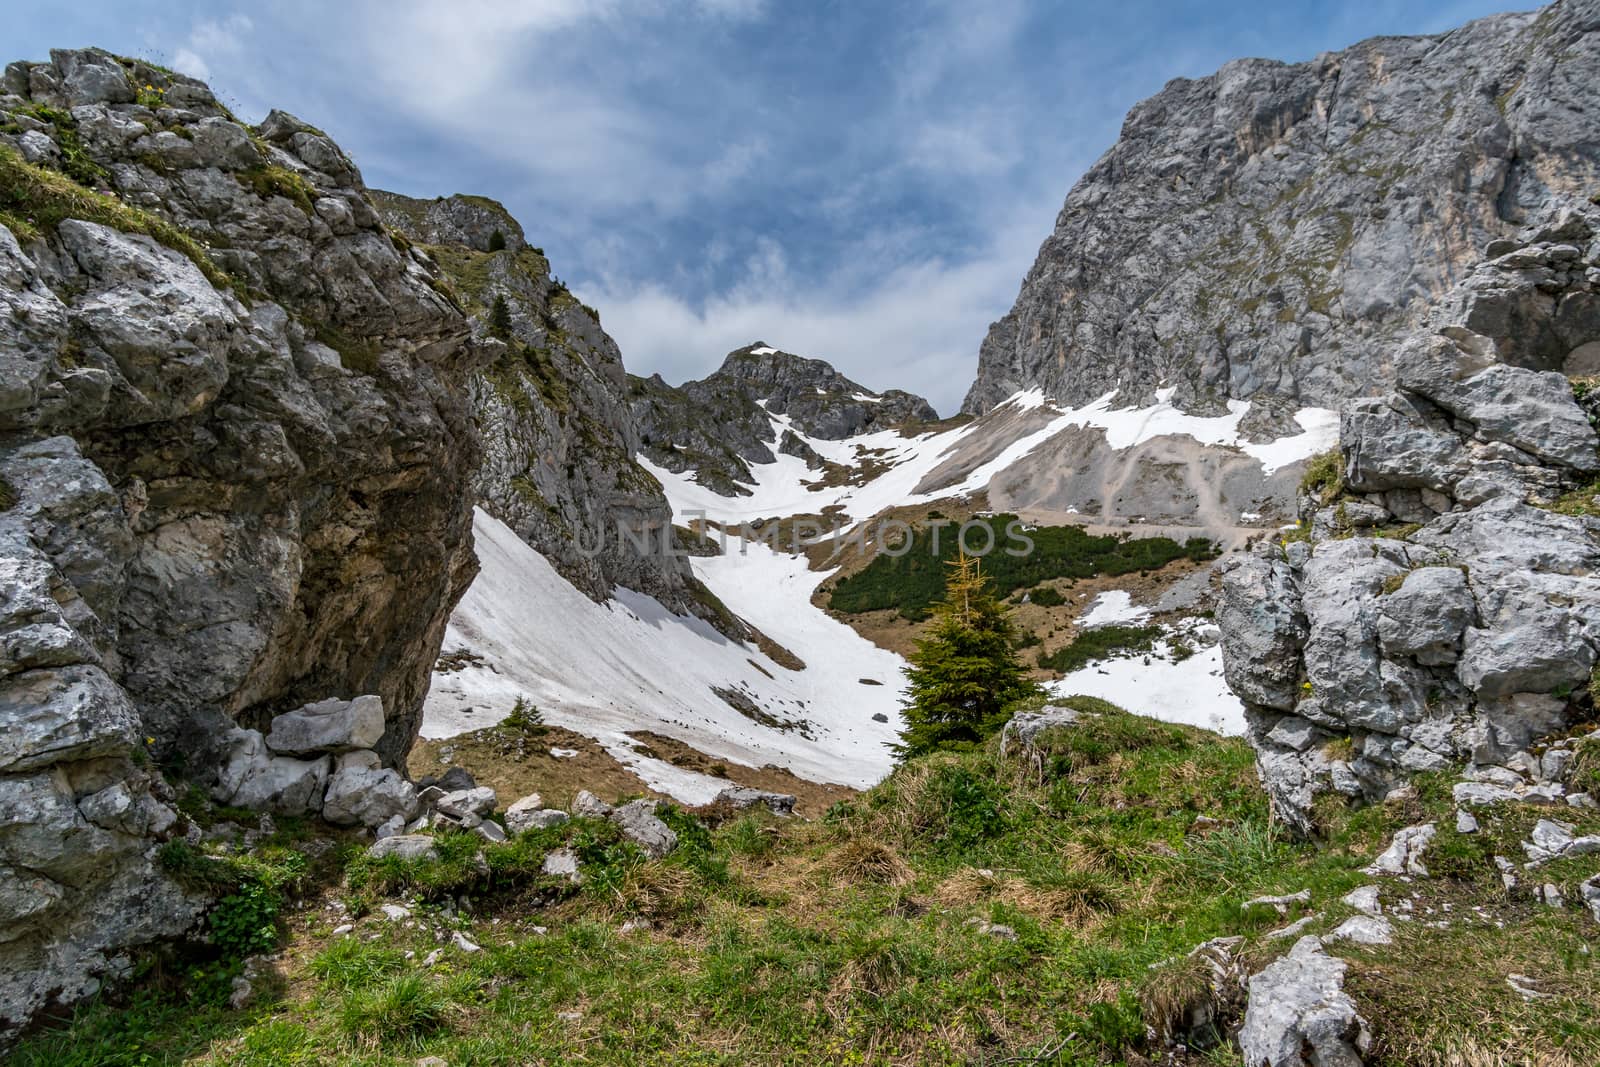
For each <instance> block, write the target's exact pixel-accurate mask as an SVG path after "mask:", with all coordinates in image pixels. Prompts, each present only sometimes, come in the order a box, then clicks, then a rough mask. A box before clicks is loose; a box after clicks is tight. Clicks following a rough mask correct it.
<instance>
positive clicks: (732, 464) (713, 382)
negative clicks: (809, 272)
mask: <svg viewBox="0 0 1600 1067" xmlns="http://www.w3.org/2000/svg"><path fill="white" fill-rule="evenodd" d="M629 399H630V401H631V406H632V409H633V414H634V417H635V418H636V419H637V420H638V424H639V430H640V440H641V443H642V445H643V451H644V454H645V455H646V456H648V457H649V458H650V460H651V462H653V463H657V464H659V465H660V466H662V467H665V468H666V469H668V470H670V471H674V472H681V471H685V470H694V471H695V472H696V475H695V477H696V480H698V481H699V482H700V483H701V484H703V485H706V486H708V487H709V488H711V489H714V490H716V491H717V492H719V493H722V494H724V495H729V496H733V495H746V494H748V493H749V490H748V489H747V488H744V486H747V485H749V484H751V483H752V482H753V480H754V479H753V477H752V475H751V473H750V464H752V463H771V462H773V460H774V459H775V458H776V455H775V451H776V452H781V453H784V454H787V455H794V456H798V457H800V458H802V459H805V460H806V461H807V462H808V463H810V464H811V465H812V466H813V467H816V468H818V469H820V468H822V467H823V465H824V463H823V460H822V459H821V457H819V456H818V455H816V453H815V451H814V450H813V449H811V448H810V447H809V446H807V445H806V444H805V442H804V441H802V440H800V439H799V438H798V437H797V436H795V434H794V433H792V432H789V431H788V430H785V431H784V432H781V433H780V432H779V431H778V430H777V429H775V428H774V426H773V420H772V418H771V416H774V415H776V416H780V417H783V418H787V419H788V420H789V422H790V424H791V425H792V426H793V427H794V428H795V429H798V430H799V431H800V432H801V433H803V434H806V435H807V436H809V437H813V438H817V439H820V440H825V441H837V440H841V439H843V438H846V437H854V436H856V435H858V434H863V433H869V432H871V431H873V430H883V429H889V428H891V427H895V426H902V425H905V424H907V423H913V422H931V421H933V420H935V419H937V418H938V414H937V413H936V412H935V411H934V410H933V407H932V406H931V405H929V403H928V402H927V401H926V400H924V399H922V398H921V397H920V396H915V395H913V394H911V393H907V392H904V391H902V390H899V389H890V390H887V391H886V392H883V393H875V392H873V391H872V390H870V389H867V388H866V387H865V386H862V385H858V384H857V383H855V382H853V381H851V380H850V379H849V378H846V377H845V376H844V375H842V374H840V373H839V372H838V371H837V370H835V369H834V368H833V367H832V366H830V365H829V364H827V363H825V362H824V361H822V360H820V359H806V358H804V357H801V356H796V355H791V354H790V353H787V352H780V351H778V350H777V349H775V348H772V347H771V346H769V345H767V344H764V343H763V342H760V341H757V342H755V343H754V344H750V345H746V346H745V347H744V348H740V349H736V350H735V351H733V352H730V353H728V357H727V359H725V360H723V363H722V366H721V367H719V368H717V370H716V371H714V372H712V373H711V374H709V375H707V376H706V377H705V378H702V379H700V380H698V381H690V382H685V383H684V384H683V385H682V386H679V387H676V388H674V387H673V386H670V385H668V384H667V383H666V382H665V381H663V380H662V379H661V377H660V375H655V376H652V377H650V378H648V379H645V378H632V379H630V382H629Z"/></svg>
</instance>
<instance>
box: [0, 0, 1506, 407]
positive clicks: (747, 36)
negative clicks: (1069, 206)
mask: <svg viewBox="0 0 1600 1067" xmlns="http://www.w3.org/2000/svg"><path fill="white" fill-rule="evenodd" d="M1530 6H1533V5H1532V4H1531V3H1529V2H1521V3H1518V2H1517V0H1423V2H1418V0H1344V2H1330V0H1237V2H1229V0H1207V2H1187V0H1186V2H1177V0H1166V2H1156V0H1119V2H1107V0H1055V2H1047V0H1033V2H1029V0H978V2H973V0H954V2H943V0H921V2H912V0H876V2H867V0H853V2H846V0H813V2H801V0H788V2H782V0H451V2H431V0H336V2H328V0H282V2H277V3H260V2H258V3H232V2H229V0H166V2H159V3H158V2H152V0H74V2H73V3H70V4H67V3H62V2H60V0H48V2H45V0H4V3H3V5H0V31H3V32H0V40H4V41H5V42H6V44H7V47H6V56H5V57H4V61H10V60H11V59H22V58H27V59H43V58H45V57H46V55H47V53H48V50H49V49H50V48H52V47H76V46H83V45H97V46H99V47H103V48H108V49H111V50H112V51H115V52H119V53H122V54H129V55H139V56H143V57H146V58H150V59H154V60H157V61H159V62H163V63H166V64H167V65H169V66H172V67H174V68H176V69H178V70H181V71H183V72H185V73H188V74H192V75H195V76H197V77H201V78H204V79H206V80H207V81H208V82H210V84H211V85H212V87H213V89H215V90H216V91H217V93H218V95H219V96H220V97H221V98H222V99H224V100H225V101H227V102H229V103H230V105H232V106H233V107H234V110H235V111H236V112H237V113H239V114H240V115H241V117H243V118H245V119H247V120H249V121H259V120H260V119H261V118H262V117H264V116H265V115H266V113H267V111H268V110H269V109H271V108H274V107H277V108H281V109H283V110H285V111H289V112H291V113H293V114H295V115H298V116H299V117H301V118H302V119H305V120H306V121H308V122H310V123H312V124H314V125H316V126H319V127H321V128H323V129H325V130H327V131H328V132H329V133H330V134H331V135H332V136H333V137H334V139H335V140H337V141H338V142H339V143H340V145H341V146H342V147H344V149H345V150H346V151H347V152H348V153H349V154H350V155H351V156H352V158H354V159H355V161H356V162H357V164H358V165H359V166H360V167H361V169H362V173H363V175H364V177H365V179H366V181H367V184H368V185H370V186H374V187H378V188H385V189H392V190H395V191H398V192H402V193H407V194H410V195H412V196H436V195H441V194H449V193H453V192H463V193H478V194H481V195H486V196H491V197H494V198H495V199H497V200H500V201H502V202H503V203H505V204H506V206H507V207H508V208H510V209H511V211H512V213H513V214H514V215H515V216H516V217H517V218H518V219H519V220H520V221H521V222H522V224H523V227H524V229H525V230H526V231H527V234H528V238H529V240H530V241H531V242H532V243H533V244H535V245H539V246H541V247H543V248H544V249H545V250H546V252H547V253H548V254H549V256H550V260H551V263H552V265H553V268H554V270H555V272H556V274H557V275H559V276H560V277H561V278H562V279H563V280H564V281H566V282H567V283H568V284H569V285H570V286H571V287H572V289H573V291H574V292H576V293H577V294H578V295H579V296H580V297H581V298H582V299H583V300H584V301H585V302H586V303H589V304H591V305H593V306H595V307H597V308H599V310H600V312H601V317H602V320H603V322H604V325H605V327H606V329H607V330H608V331H609V332H610V333H611V334H612V336H613V337H615V338H616V339H617V342H618V344H619V345H620V346H621V348H622V353H623V360H624V362H625V363H626V364H627V366H628V369H629V370H631V371H633V372H634V373H638V374H650V373H655V372H659V373H661V374H662V375H663V377H665V378H666V379H667V380H668V381H670V382H673V383H678V382H681V381H683V380H685V379H687V378H694V377H701V376H703V375H704V374H706V373H709V372H710V371H711V370H713V369H714V368H715V367H716V366H717V365H718V364H719V363H720V362H721V360H722V358H723V356H724V355H725V354H726V353H727V352H729V351H730V350H732V349H734V348H737V347H740V346H742V345H744V344H747V343H749V342H751V341H755V340H763V341H765V342H767V343H769V344H772V345H775V346H778V347H780V348H782V349H784V350H785V351H791V352H796V353H799V354H801V355H807V356H815V357H819V358H822V359H827V360H829V361H831V362H833V363H834V364H835V365H836V366H838V367H839V368H840V369H841V370H843V371H844V372H845V373H847V374H848V375H850V376H851V377H853V378H855V379H856V380H857V381H860V382H862V383H863V384H865V385H867V386H869V387H871V388H874V389H880V390H881V389H887V388H904V389H910V390H912V391H913V392H918V393H921V394H922V395H924V396H926V397H928V398H929V399H930V400H931V401H933V403H934V405H935V406H936V407H937V408H938V409H939V410H940V412H941V413H946V414H948V413H953V412H954V411H955V409H956V408H957V407H958V406H959V404H960V401H961V398H962V396H963V395H964V394H965V392H966V390H967V387H968V386H969V385H970V384H971V382H972V379H973V376H974V373H975V371H976V367H977V356H978V347H979V344H980V343H981V342H982V340H983V336H984V334H985V332H986V331H987V329H988V326H989V324H990V323H991V322H993V321H994V320H995V319H998V318H999V317H1000V316H1001V315H1003V314H1004V313H1005V312H1006V311H1007V310H1008V309H1009V308H1010V306H1011V304H1012V303H1013V301H1014V300H1015V299H1016V295H1017V290H1018V287H1019V286H1020V284H1021V281H1022V277H1023V275H1024V273H1026V271H1027V269H1028V267H1029V266H1030V265H1031V264H1032V262H1033V258H1034V256H1035V254H1036V252H1037V250H1038V247H1039V244H1040V242H1041V241H1043V239H1044V238H1045V237H1046V236H1047V235H1048V233H1049V232H1050V229H1051V228H1052V226H1053V223H1054V220H1055V216H1056V213H1057V212H1058V211H1059V210H1060V207H1061V203H1062V201H1063V200H1064V199H1065V197H1066V194H1067V192H1068V190H1069V189H1070V188H1071V187H1072V184H1073V182H1074V181H1076V180H1077V178H1078V177H1079V176H1080V175H1081V174H1082V173H1083V171H1084V170H1086V169H1087V168H1088V167H1089V166H1090V165H1091V164H1092V163H1093V162H1094V160H1095V159H1096V158H1097V157H1098V156H1099V155H1100V154H1101V153H1102V152H1104V151H1105V150H1106V149H1107V148H1109V147H1110V145H1111V144H1112V142H1113V141H1115V139H1116V135H1117V131H1118V129H1119V127H1120V126H1121V123H1122V117H1123V115H1124V114H1125V113H1126V112H1127V110H1128V109H1129V108H1130V107H1131V106H1132V105H1133V104H1135V103H1137V102H1138V101H1139V100H1141V99H1143V98H1145V97H1147V96H1149V95H1151V94H1153V93H1155V92H1157V91H1158V90H1159V89H1160V88H1161V86H1162V85H1163V84H1165V83H1166V82H1167V81H1168V80H1169V79H1171V78H1174V77H1203V76H1205V75H1207V74H1209V73H1211V72H1213V71H1214V70H1216V68H1217V67H1219V66H1221V65H1222V64H1223V63H1225V62H1227V61H1228V60H1229V59H1234V58H1238V57H1240V56H1267V57H1271V58H1276V59H1284V60H1290V61H1297V60H1304V59H1309V58H1311V57H1312V56H1315V55H1316V54H1317V53H1319V52H1322V51H1328V50H1333V49H1338V48H1342V47H1345V46H1347V45H1350V44H1353V43H1354V42H1356V41H1358V40H1361V39H1362V38H1365V37H1370V36H1374V35H1378V34H1410V33H1432V32H1438V31H1440V30H1444V29H1448V28H1450V27H1452V26H1455V25H1458V24H1460V23H1462V22H1465V21H1468V20H1469V19H1472V18H1476V17H1479V16H1481V15H1485V14H1490V13H1493V12H1495V11H1498V10H1506V9H1508V8H1527V7H1530Z"/></svg>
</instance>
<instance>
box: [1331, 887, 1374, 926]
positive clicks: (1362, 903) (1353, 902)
mask: <svg viewBox="0 0 1600 1067" xmlns="http://www.w3.org/2000/svg"><path fill="white" fill-rule="evenodd" d="M1340 903H1342V904H1344V905H1345V906H1346V907H1351V908H1354V909H1355V910H1357V911H1359V912H1360V913H1361V914H1363V915H1371V916H1373V917H1374V918H1376V917H1377V916H1379V915H1382V914H1383V904H1382V903H1380V902H1379V900H1378V887H1377V886H1375V885H1364V886H1362V887H1361V888H1360V889H1352V890H1350V892H1348V893H1346V894H1345V895H1344V897H1343V898H1342V899H1341V900H1340Z"/></svg>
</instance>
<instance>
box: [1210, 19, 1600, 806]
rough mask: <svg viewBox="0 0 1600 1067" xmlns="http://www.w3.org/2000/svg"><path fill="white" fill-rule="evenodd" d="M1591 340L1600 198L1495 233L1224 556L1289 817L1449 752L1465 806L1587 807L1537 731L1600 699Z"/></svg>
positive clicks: (1366, 795) (1565, 762)
mask: <svg viewBox="0 0 1600 1067" xmlns="http://www.w3.org/2000/svg"><path fill="white" fill-rule="evenodd" d="M1568 13H1569V14H1570V12H1568ZM1594 191H1597V192H1600V187H1597V188H1595V190H1594ZM1597 352H1600V207H1596V206H1595V205H1593V204H1590V203H1586V202H1583V201H1577V202H1574V203H1572V204H1569V205H1565V206H1560V207H1558V208H1556V209H1555V210H1554V211H1553V212H1552V213H1551V214H1550V215H1549V216H1548V217H1547V218H1545V219H1544V220H1542V221H1540V222H1539V223H1537V224H1535V225H1532V226H1530V227H1529V228H1527V229H1525V230H1524V231H1522V232H1521V233H1519V234H1518V235H1516V237H1515V238H1514V239H1509V240H1497V241H1495V242H1493V243H1492V244H1491V245H1490V246H1489V248H1488V258H1487V259H1485V260H1484V261H1483V262H1481V263H1479V264H1477V265H1476V266H1475V267H1473V268H1472V269H1471V270H1470V271H1469V272H1468V273H1467V274H1466V277H1465V278H1464V279H1463V280H1462V282H1461V283H1460V284H1458V285H1457V286H1456V287H1455V288H1454V289H1452V290H1451V291H1450V292H1449V293H1447V294H1446V295H1445V296H1444V297H1443V298H1442V299H1441V300H1439V301H1438V302H1437V303H1436V304H1435V305H1434V306H1433V308H1432V309H1431V310H1430V313H1429V318H1428V321H1427V323H1426V325H1425V326H1424V328H1422V329H1420V330H1419V331H1418V332H1417V333H1416V334H1415V335H1414V336H1412V337H1411V338H1409V339H1407V340H1406V342H1405V343H1404V344H1402V345H1400V346H1399V347H1398V348H1397V349H1396V350H1395V352H1394V353H1393V356H1392V366H1393V368H1394V378H1395V382H1396V388H1395V390H1394V391H1393V392H1391V393H1389V394H1387V395H1385V396H1383V397H1379V398H1369V399H1357V400H1353V401H1350V402H1349V403H1347V404H1346V405H1345V407H1344V409H1343V411H1342V417H1341V425H1340V446H1339V453H1338V455H1337V457H1336V458H1337V463H1336V464H1334V463H1328V464H1324V465H1323V466H1322V468H1321V469H1320V471H1317V472H1314V475H1313V477H1312V478H1311V479H1309V481H1308V483H1307V486H1306V490H1305V497H1304V499H1303V506H1304V508H1305V511H1306V516H1305V520H1304V522H1303V523H1302V526H1301V528H1300V532H1299V533H1298V534H1297V535H1296V536H1293V537H1289V538H1285V539H1283V540H1282V541H1265V542H1262V543H1261V544H1259V545H1257V546H1256V550H1255V552H1254V554H1252V555H1247V556H1241V557H1237V558H1235V559H1234V560H1232V561H1231V562H1230V563H1229V564H1228V565H1227V570H1226V573H1225V577H1224V584H1223V598H1222V604H1221V607H1220V609H1219V612H1218V622H1219V624H1220V625H1221V627H1222V631H1223V652H1224V664H1225V666H1226V670H1227V678H1228V682H1229V684H1230V686H1232V688H1233V689H1234V691H1235V692H1237V693H1238V694H1239V695H1240V697H1242V698H1243V699H1244V700H1245V702H1246V707H1247V710H1248V717H1249V722H1250V738H1251V741H1252V743H1253V744H1254V745H1255V746H1256V749H1257V753H1258V757H1259V767H1260V770H1261V774H1262V778H1263V781H1264V782H1265V784H1266V786H1267V788H1268V790H1269V792H1270V793H1271V794H1272V799H1273V803H1274V808H1275V811H1276V813H1277V814H1278V815H1279V816H1280V817H1281V818H1282V819H1284V820H1285V821H1287V822H1288V823H1289V824H1290V825H1292V826H1294V827H1296V828H1297V829H1299V830H1301V831H1302V832H1312V831H1314V830H1315V829H1316V825H1317V819H1316V813H1315V810H1314V809H1315V804H1316V801H1317V798H1318V796H1319V795H1322V794H1325V793H1332V794H1335V795H1343V796H1345V797H1348V798H1351V799H1355V800H1374V799H1378V798H1382V797H1384V796H1386V795H1387V794H1388V793H1389V791H1390V790H1391V789H1393V788H1394V787H1396V786H1398V785H1400V784H1402V783H1404V782H1405V781H1406V780H1407V779H1408V778H1410V777H1411V776H1412V775H1414V774H1416V773H1417V772H1422V771H1433V770H1443V769H1445V768H1447V767H1451V766H1454V765H1456V764H1460V763H1465V764H1467V777H1468V779H1469V780H1468V781H1467V782H1464V783H1463V784H1462V785H1460V786H1457V799H1458V801H1460V802H1461V803H1463V804H1468V803H1474V802H1482V801H1486V800H1487V801H1492V800H1495V799H1520V800H1527V801H1534V802H1539V803H1548V804H1556V805H1562V806H1565V805H1568V804H1571V805H1575V806H1590V805H1593V804H1594V803H1595V798H1593V797H1591V796H1589V795H1587V794H1586V793H1584V792H1582V791H1581V790H1580V789H1578V788H1576V787H1574V788H1572V789H1569V788H1568V786H1569V783H1568V782H1567V780H1566V772H1567V771H1568V769H1569V768H1570V761H1569V759H1566V758H1560V759H1558V758H1554V756H1550V755H1548V754H1543V753H1542V750H1541V748H1540V746H1541V744H1542V742H1543V741H1545V740H1546V739H1548V738H1549V737H1550V736H1551V735H1553V734H1559V733H1561V732H1563V731H1564V730H1566V729H1567V728H1568V727H1569V726H1571V725H1572V724H1573V723H1575V722H1577V721H1579V720H1582V719H1585V718H1591V717H1593V716H1594V715H1595V712H1596V699H1597V697H1600V685H1597V684H1596V675H1595V664H1596V662H1597V659H1600V579H1597V578H1596V569H1597V567H1600V495H1597V494H1600V481H1597V480H1596V476H1597V475H1600V451H1597V448H1600V439H1597V437H1596V433H1595V426H1596V425H1597V424H1600V405H1597V403H1596V400H1597V397H1596V394H1595V392H1594V387H1595V385H1596V379H1595V378H1594V377H1593V375H1594V374H1595V372H1596V371H1600V362H1597V360H1596V353H1597ZM1330 458H1334V457H1330ZM1542 754H1543V755H1546V758H1541V755H1542ZM1564 755H1565V756H1566V757H1570V753H1564ZM1569 794H1571V795H1569Z"/></svg>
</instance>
